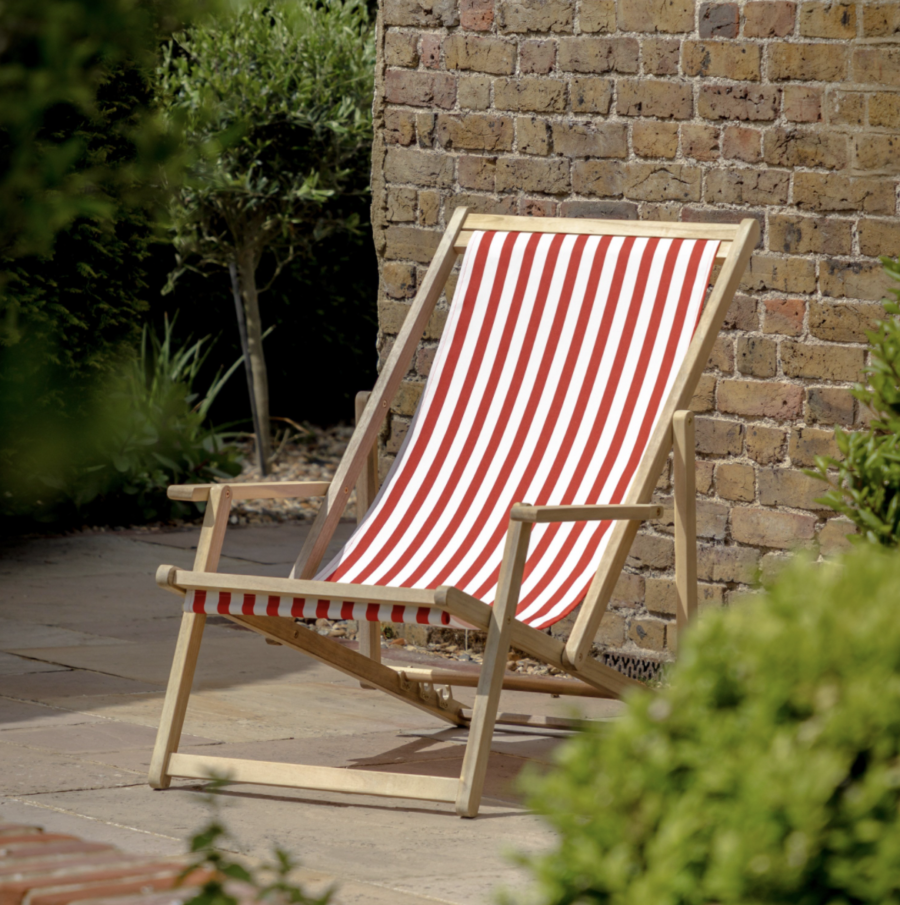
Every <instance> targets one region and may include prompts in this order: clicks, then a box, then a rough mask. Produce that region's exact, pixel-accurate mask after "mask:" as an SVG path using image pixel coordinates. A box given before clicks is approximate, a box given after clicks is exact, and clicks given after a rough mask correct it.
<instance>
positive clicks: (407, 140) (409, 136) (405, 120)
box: [384, 110, 416, 146]
mask: <svg viewBox="0 0 900 905" xmlns="http://www.w3.org/2000/svg"><path fill="white" fill-rule="evenodd" d="M415 139H416V117H415V114H414V113H410V112H409V111H408V110H386V111H385V114H384V140H385V142H386V143H387V144H389V145H404V146H405V145H411V144H412V143H413V142H414V141H415Z"/></svg>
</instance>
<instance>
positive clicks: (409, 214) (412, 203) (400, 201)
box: [387, 189, 417, 223]
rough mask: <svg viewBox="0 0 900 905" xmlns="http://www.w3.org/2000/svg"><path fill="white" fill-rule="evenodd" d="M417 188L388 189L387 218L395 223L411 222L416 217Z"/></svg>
mask: <svg viewBox="0 0 900 905" xmlns="http://www.w3.org/2000/svg"><path fill="white" fill-rule="evenodd" d="M416 199H417V192H416V190H415V189H388V191H387V219H388V220H390V221H392V222H394V223H403V222H407V223H411V222H413V221H415V219H416V209H417V205H416Z"/></svg>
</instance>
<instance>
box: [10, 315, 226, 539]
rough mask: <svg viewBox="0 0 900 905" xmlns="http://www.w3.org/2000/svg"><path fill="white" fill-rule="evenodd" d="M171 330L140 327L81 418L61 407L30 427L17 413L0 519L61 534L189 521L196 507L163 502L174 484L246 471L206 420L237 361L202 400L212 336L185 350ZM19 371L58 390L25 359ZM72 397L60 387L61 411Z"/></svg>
mask: <svg viewBox="0 0 900 905" xmlns="http://www.w3.org/2000/svg"><path fill="white" fill-rule="evenodd" d="M172 327H173V324H171V323H169V322H167V323H166V327H165V333H164V336H163V338H162V340H160V339H158V338H157V337H156V336H155V335H154V334H150V333H148V331H147V329H146V328H144V331H143V336H142V341H141V348H140V355H139V356H138V357H137V358H135V359H134V360H132V361H130V362H128V363H127V364H126V365H125V366H124V367H123V368H122V370H121V371H119V372H118V373H116V374H115V375H114V377H113V378H111V379H108V380H106V381H104V382H102V383H101V384H100V385H99V388H98V389H97V390H96V391H95V393H94V395H93V398H92V400H91V401H89V402H88V403H87V405H85V406H84V407H83V408H84V409H85V411H86V412H87V414H86V415H85V416H84V417H79V418H77V419H66V418H65V417H64V416H62V415H59V414H58V412H57V411H56V409H55V408H54V409H50V410H46V411H41V410H38V411H36V412H34V413H32V417H31V418H30V419H27V420H25V419H23V417H22V413H21V412H20V413H19V418H20V422H21V424H20V426H21V428H22V429H21V430H20V431H19V432H16V433H15V434H13V435H8V436H6V437H4V439H3V442H2V444H0V518H3V519H4V520H5V521H6V522H7V524H10V523H18V524H19V525H20V526H21V525H22V524H26V525H27V524H28V523H29V522H37V523H41V522H43V523H55V524H56V525H57V526H59V527H64V526H67V525H72V524H79V523H85V522H87V523H94V524H109V523H112V524H129V523H134V522H143V521H147V520H152V519H160V518H170V517H173V516H188V515H193V510H192V508H190V507H188V506H186V505H185V504H184V503H179V502H174V501H170V500H168V499H167V498H166V488H167V487H168V485H169V484H173V483H208V482H211V481H213V480H215V479H216V478H227V477H229V476H232V475H236V474H238V473H239V472H240V464H239V462H238V452H237V450H236V449H235V448H234V447H233V446H229V445H228V443H227V440H228V435H227V434H224V433H222V431H221V430H219V429H217V428H214V427H212V426H210V425H209V424H208V419H207V416H208V413H209V408H210V405H211V404H212V402H213V400H214V399H215V397H216V395H217V394H218V392H219V390H220V389H221V387H222V385H223V384H224V383H225V381H226V380H227V379H228V378H229V377H230V375H231V374H232V373H233V371H234V370H235V369H236V368H237V365H238V363H239V362H238V363H235V364H234V365H233V366H232V367H231V368H230V369H229V370H228V371H227V372H226V373H224V374H219V375H217V376H216V378H215V379H214V380H213V382H212V384H211V386H210V387H209V389H208V390H207V392H206V393H205V394H204V395H203V396H202V397H201V396H200V395H199V394H198V393H197V392H196V391H195V390H194V389H193V384H194V381H195V380H196V378H197V374H198V372H199V370H200V368H201V366H202V365H203V361H204V359H205V357H206V354H207V351H208V348H209V347H208V346H207V343H208V341H209V337H205V338H203V339H200V340H198V341H196V342H193V343H191V341H190V340H188V342H187V344H186V345H185V346H184V347H183V348H180V349H179V348H176V347H175V345H174V343H173V336H172ZM29 366H30V370H29ZM23 369H24V370H26V371H27V372H29V373H30V374H31V375H32V377H33V379H35V380H36V381H37V382H38V383H40V382H42V381H43V382H46V383H47V384H48V385H49V386H51V387H53V386H54V385H56V386H58V385H59V383H58V375H57V377H54V376H53V374H54V372H53V371H50V376H49V377H48V376H46V375H47V373H48V372H47V365H46V364H34V363H33V362H31V361H27V360H26V361H25V362H24V363H23ZM70 398H71V393H70V392H68V391H65V390H64V392H63V396H62V399H61V400H59V401H60V402H61V403H62V404H63V408H64V407H65V402H66V400H68V399H70ZM0 414H2V412H0Z"/></svg>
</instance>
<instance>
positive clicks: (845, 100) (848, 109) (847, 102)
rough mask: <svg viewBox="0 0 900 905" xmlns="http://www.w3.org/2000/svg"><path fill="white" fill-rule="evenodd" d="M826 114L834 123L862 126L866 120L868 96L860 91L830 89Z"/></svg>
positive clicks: (826, 103) (830, 121) (826, 102)
mask: <svg viewBox="0 0 900 905" xmlns="http://www.w3.org/2000/svg"><path fill="white" fill-rule="evenodd" d="M825 115H826V118H827V120H828V122H829V123H831V124H832V125H839V126H861V125H863V123H865V121H866V96H865V95H864V94H862V93H860V92H859V91H835V90H830V91H829V92H828V95H827V97H826V101H825Z"/></svg>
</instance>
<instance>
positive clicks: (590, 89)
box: [569, 76, 612, 114]
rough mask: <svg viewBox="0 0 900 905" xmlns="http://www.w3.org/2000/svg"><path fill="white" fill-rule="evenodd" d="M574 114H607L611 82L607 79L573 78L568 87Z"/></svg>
mask: <svg viewBox="0 0 900 905" xmlns="http://www.w3.org/2000/svg"><path fill="white" fill-rule="evenodd" d="M569 93H570V95H571V97H572V111H573V112H574V113H604V114H606V113H609V105H610V104H611V103H612V82H611V81H610V80H609V79H598V78H591V77H590V76H581V77H578V78H573V79H572V82H571V85H570V87H569Z"/></svg>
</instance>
